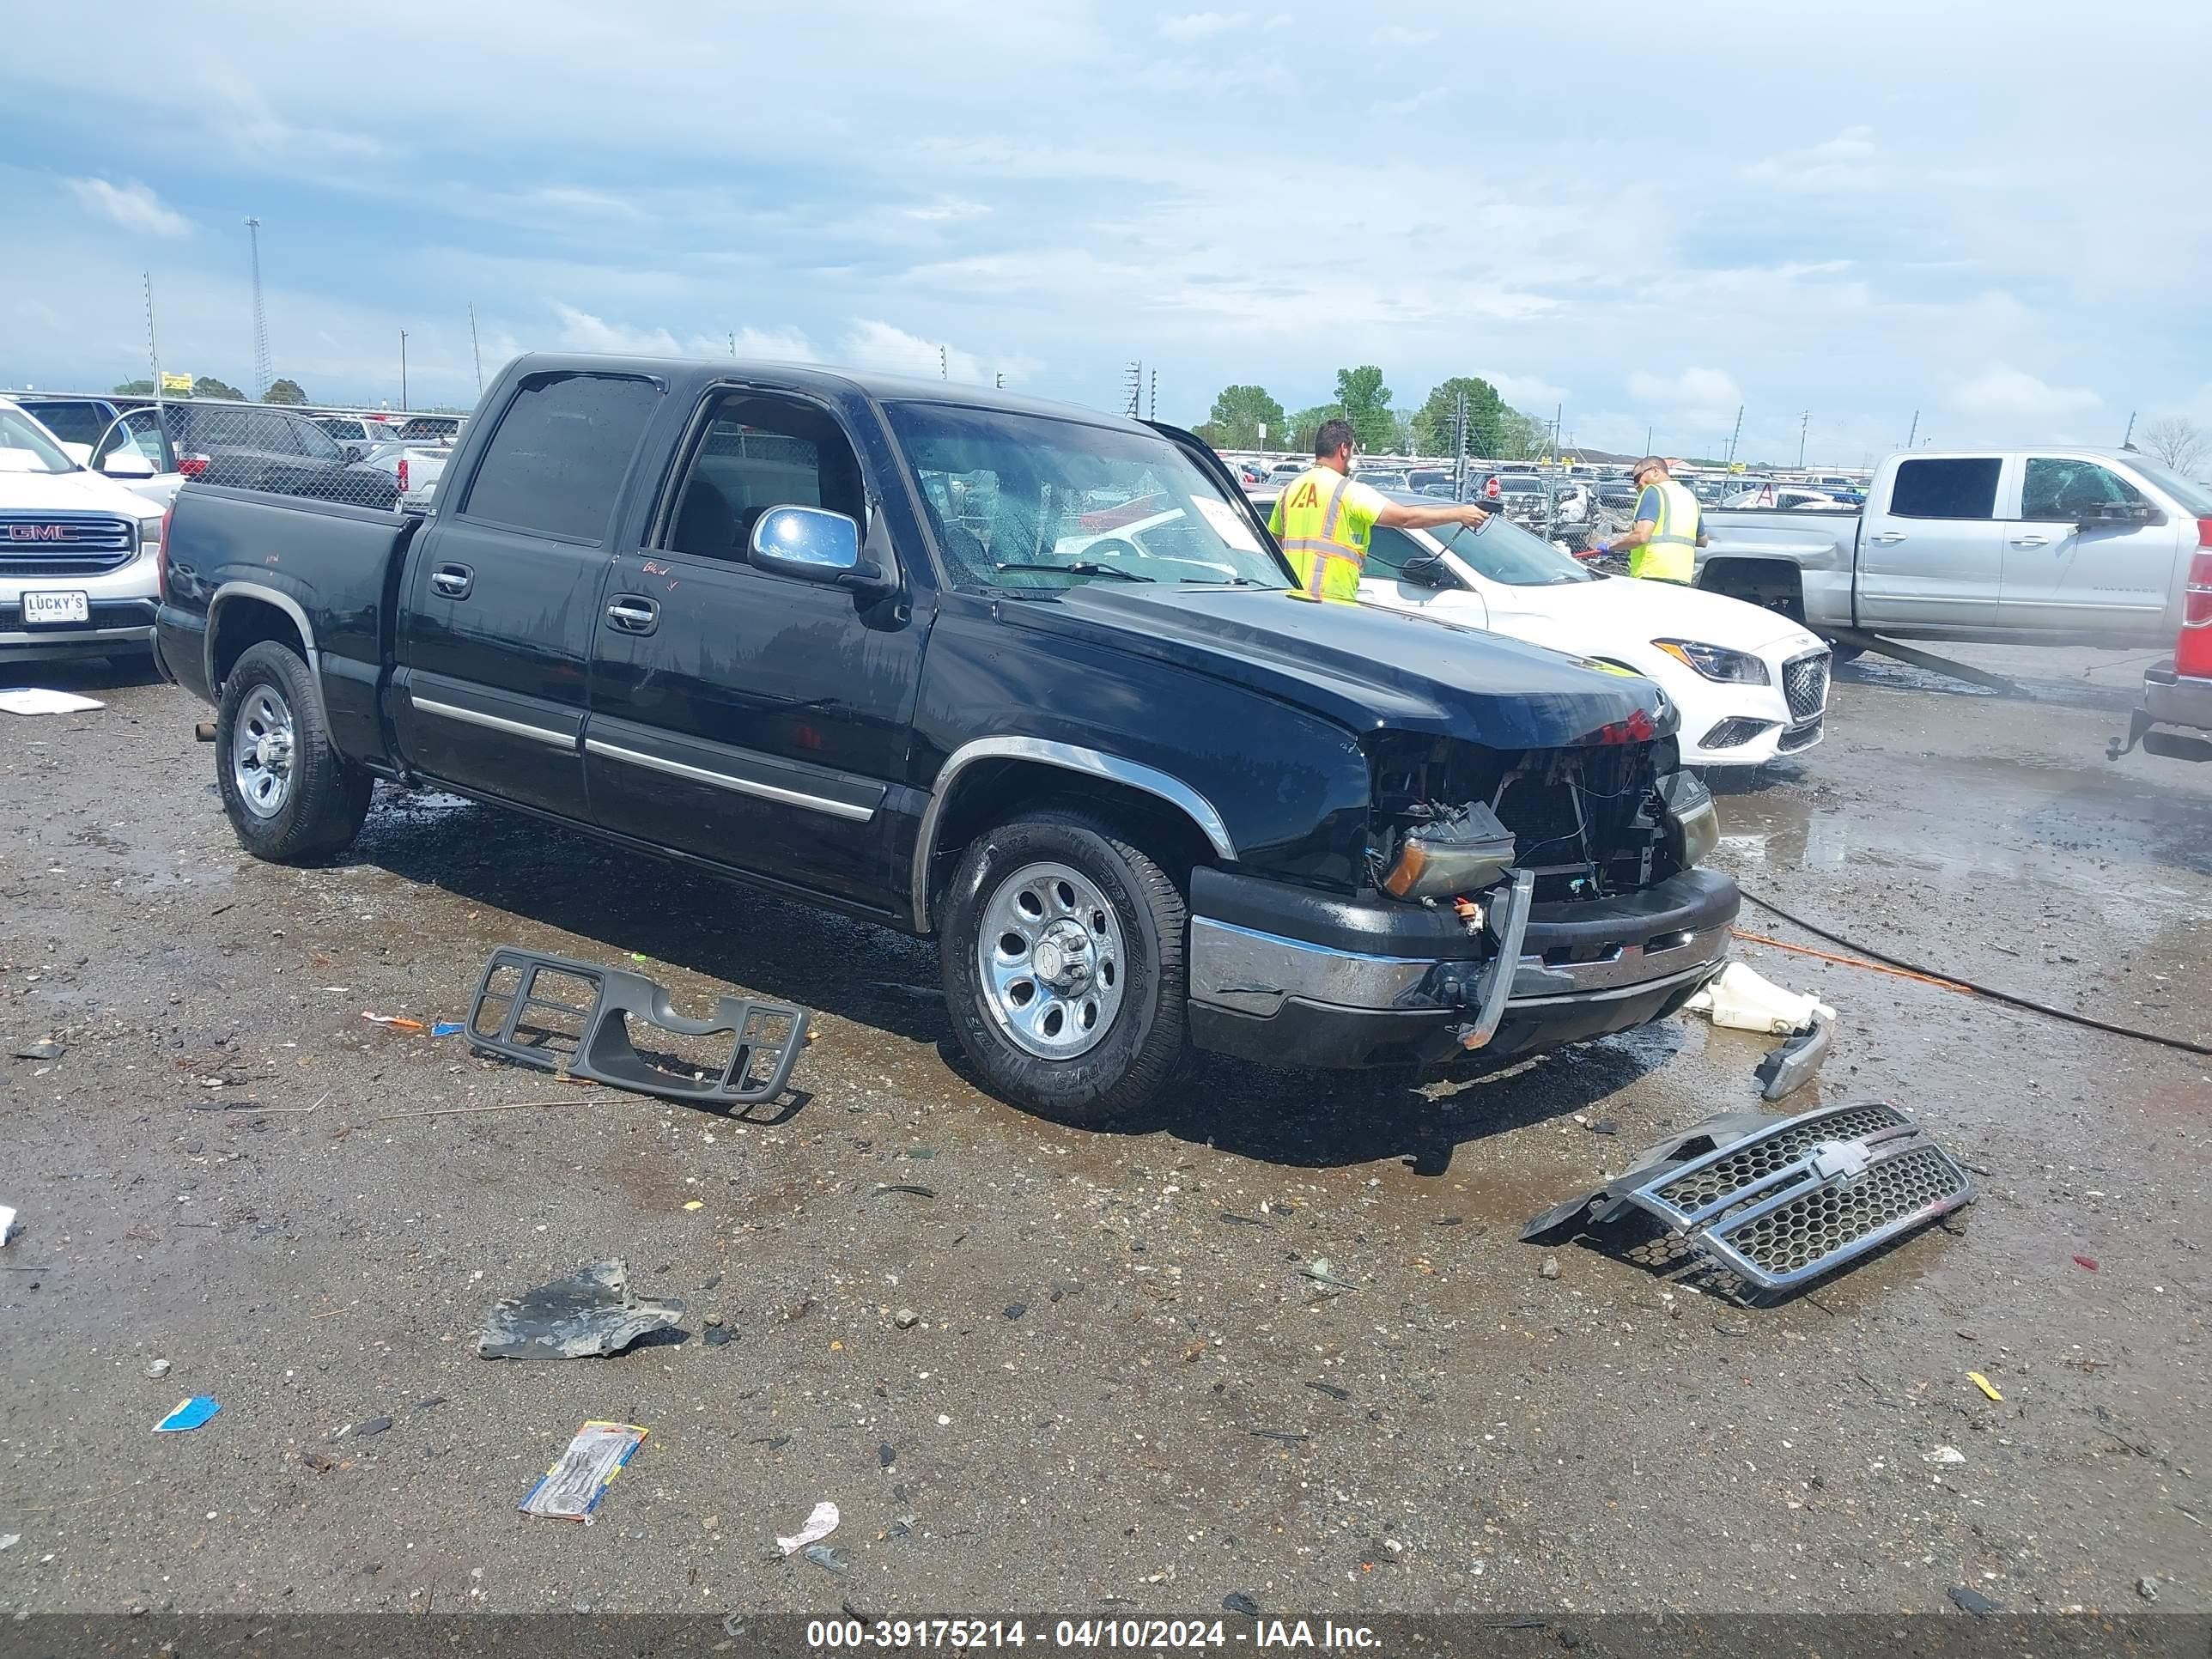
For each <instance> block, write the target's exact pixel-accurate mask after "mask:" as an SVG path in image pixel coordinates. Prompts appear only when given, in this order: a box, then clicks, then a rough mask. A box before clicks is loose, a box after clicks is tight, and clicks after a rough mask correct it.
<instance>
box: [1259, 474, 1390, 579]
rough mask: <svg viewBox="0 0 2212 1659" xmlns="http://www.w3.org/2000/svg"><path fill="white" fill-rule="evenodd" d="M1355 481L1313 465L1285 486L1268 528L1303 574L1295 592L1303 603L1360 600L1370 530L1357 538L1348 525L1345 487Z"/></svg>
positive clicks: (1298, 571) (1362, 529)
mask: <svg viewBox="0 0 2212 1659" xmlns="http://www.w3.org/2000/svg"><path fill="white" fill-rule="evenodd" d="M1351 482H1352V480H1351V479H1350V478H1348V477H1346V476H1345V475H1344V474H1343V473H1341V472H1339V471H1337V470H1336V469H1335V468H1334V467H1328V466H1315V467H1309V468H1307V469H1306V471H1304V472H1301V473H1300V474H1298V476H1297V477H1295V478H1293V479H1291V481H1290V483H1288V484H1287V485H1285V487H1284V489H1283V494H1282V499H1281V500H1279V501H1277V502H1276V503H1275V513H1274V520H1273V522H1272V523H1271V524H1270V525H1269V526H1267V527H1268V528H1269V529H1271V530H1273V532H1275V538H1276V539H1277V540H1278V541H1279V542H1280V543H1281V544H1283V551H1284V553H1285V555H1287V556H1288V557H1289V559H1290V561H1291V569H1292V570H1294V571H1296V572H1297V577H1298V585H1297V587H1296V588H1295V589H1294V590H1292V591H1293V592H1294V593H1295V595H1296V596H1297V598H1299V599H1336V600H1341V601H1342V602H1343V603H1345V604H1346V605H1351V604H1356V603H1357V602H1358V599H1359V573H1360V571H1361V570H1362V569H1363V568H1364V567H1365V565H1366V563H1367V532H1366V530H1365V528H1364V527H1362V528H1361V529H1360V530H1359V532H1358V536H1357V538H1355V537H1354V535H1353V532H1352V529H1351V528H1350V527H1349V526H1346V525H1345V524H1344V523H1343V521H1342V518H1343V507H1344V490H1345V486H1346V485H1347V484H1349V483H1351Z"/></svg>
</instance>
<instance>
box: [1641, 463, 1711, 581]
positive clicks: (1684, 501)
mask: <svg viewBox="0 0 2212 1659" xmlns="http://www.w3.org/2000/svg"><path fill="white" fill-rule="evenodd" d="M1652 488H1654V489H1656V490H1657V491H1658V492H1659V519H1658V522H1657V523H1656V525H1655V526H1653V527H1652V531H1651V539H1650V541H1648V542H1646V543H1644V545H1643V546H1641V547H1632V548H1631V549H1629V550H1628V574H1630V575H1632V576H1642V577H1644V578H1646V579H1647V580H1651V581H1660V582H1682V583H1685V584H1687V583H1689V582H1692V581H1694V580H1697V574H1698V498H1697V497H1696V496H1695V495H1692V494H1691V493H1690V489H1689V486H1688V485H1686V484H1679V483H1675V482H1674V480H1673V479H1672V478H1662V479H1661V480H1660V481H1659V482H1658V483H1656V484H1655V485H1653V486H1652Z"/></svg>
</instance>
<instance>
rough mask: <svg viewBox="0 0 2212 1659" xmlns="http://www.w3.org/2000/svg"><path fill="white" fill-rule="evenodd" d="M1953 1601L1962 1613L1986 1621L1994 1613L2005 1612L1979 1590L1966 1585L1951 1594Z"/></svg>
mask: <svg viewBox="0 0 2212 1659" xmlns="http://www.w3.org/2000/svg"><path fill="white" fill-rule="evenodd" d="M1951 1600H1952V1601H1953V1602H1954V1604H1956V1606H1957V1607H1958V1609H1959V1611H1960V1612H1961V1613H1972V1614H1973V1615H1974V1617H1975V1618H1977V1619H1986V1618H1988V1617H1989V1616H1990V1614H1991V1613H2002V1612H2003V1611H2004V1609H2003V1607H2001V1606H1999V1605H1998V1604H1997V1603H1996V1602H1995V1601H1990V1598H1989V1597H1988V1596H1986V1595H1983V1594H1982V1593H1981V1592H1980V1591H1979V1590H1977V1589H1967V1588H1966V1586H1965V1585H1964V1584H1961V1585H1960V1586H1959V1587H1958V1588H1957V1589H1954V1590H1953V1591H1952V1592H1951Z"/></svg>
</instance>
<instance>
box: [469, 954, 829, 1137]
mask: <svg viewBox="0 0 2212 1659" xmlns="http://www.w3.org/2000/svg"><path fill="white" fill-rule="evenodd" d="M633 1021H634V1022H635V1026H633V1024H632V1022H633ZM634 1030H635V1035H636V1036H638V1037H640V1038H641V1039H643V1040H644V1041H645V1042H647V1049H646V1050H645V1051H644V1052H641V1051H640V1050H639V1048H638V1047H637V1045H636V1043H635V1042H633V1041H632V1040H631V1039H632V1034H633V1031H634ZM655 1031H659V1032H662V1033H665V1034H666V1036H664V1037H663V1038H661V1041H662V1042H665V1041H666V1037H667V1036H674V1037H684V1038H702V1037H712V1036H721V1035H723V1034H724V1033H727V1034H728V1036H729V1042H728V1043H727V1044H726V1046H725V1045H721V1044H716V1045H714V1049H715V1053H714V1056H713V1057H712V1058H711V1059H705V1060H686V1059H685V1058H684V1057H683V1056H682V1055H679V1054H668V1053H665V1052H664V1051H662V1050H661V1049H659V1048H657V1047H655V1046H653V1044H654V1039H653V1033H654V1032H655ZM468 1036H469V1046H470V1047H471V1048H474V1049H475V1050H476V1051H477V1053H479V1054H495V1055H497V1056H498V1057H499V1058H500V1059H501V1060H513V1061H514V1062H516V1063H517V1064H519V1065H523V1066H538V1068H540V1069H541V1070H544V1071H549V1072H556V1073H565V1074H567V1075H569V1076H574V1077H580V1078H588V1079H591V1080H592V1082H594V1083H605V1084H609V1085H612V1086H613V1087H615V1088H617V1089H629V1090H634V1091H636V1092H638V1093H640V1094H648V1095H660V1096H663V1097H666V1098H668V1099H671V1100H696V1101H704V1102H708V1103H713V1104H716V1105H724V1106H751V1105H757V1104H759V1103H762V1102H764V1101H770V1100H774V1099H775V1098H776V1097H778V1096H780V1095H781V1094H782V1093H783V1091H784V1089H785V1087H786V1085H788V1084H789V1083H790V1081H791V1073H792V1068H793V1066H796V1065H798V1063H799V1055H800V1054H801V1053H803V1052H804V1051H805V1048H806V1041H807V1015H806V1011H805V1009H803V1008H800V1007H798V1006H795V1005H793V1004H791V1003H787V1002H764V1001H758V1000H754V999H752V998H749V997H722V998H720V999H719V1000H717V1001H716V1003H715V1006H714V1014H713V1016H712V1017H711V1018H707V1019H687V1018H684V1016H683V1015H681V1014H679V1013H678V1012H676V1010H675V1007H674V1006H673V1005H672V1004H671V1002H670V1001H669V999H668V993H667V992H666V991H665V990H663V989H662V988H661V987H659V986H658V985H656V984H655V983H653V981H651V980H649V979H647V978H646V976H645V975H642V974H632V973H625V972H623V970H622V969H616V968H602V967H600V966H599V965H598V964H597V963H589V962H574V961H571V960H570V959H569V958H568V957H555V956H545V955H543V954H541V953H539V952H538V951H523V950H518V949H516V948H514V947H513V946H512V945H501V947H500V948H499V949H497V950H495V951H493V952H492V953H491V959H490V960H489V962H487V963H485V964H484V970H483V978H481V979H480V980H478V981H477V994H476V998H475V1000H474V1001H472V1002H471V1004H470V1005H469V1024H468Z"/></svg>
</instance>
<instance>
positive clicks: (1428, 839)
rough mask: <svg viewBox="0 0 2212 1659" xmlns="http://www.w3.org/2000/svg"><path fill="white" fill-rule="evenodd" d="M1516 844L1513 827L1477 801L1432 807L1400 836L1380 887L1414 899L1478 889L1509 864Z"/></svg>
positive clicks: (1493, 879)
mask: <svg viewBox="0 0 2212 1659" xmlns="http://www.w3.org/2000/svg"><path fill="white" fill-rule="evenodd" d="M1514 848H1515V843H1514V840H1513V834H1512V832H1511V831H1510V830H1509V829H1506V827H1505V826H1504V824H1502V823H1499V822H1498V814H1497V813H1495V812H1493V811H1491V810H1490V808H1489V807H1487V806H1486V805H1483V804H1482V803H1481V802H1480V801H1476V802H1473V803H1471V804H1469V805H1465V806H1459V807H1455V808H1453V809H1452V810H1451V811H1449V812H1437V813H1434V814H1433V815H1432V816H1431V817H1428V818H1427V819H1426V820H1425V822H1422V823H1417V824H1415V825H1414V826H1413V828H1412V829H1408V830H1407V832H1406V833H1405V835H1404V836H1402V837H1401V839H1400V840H1399V842H1398V853H1397V856H1396V857H1395V858H1394V859H1393V860H1391V861H1390V867H1389V869H1388V870H1387V871H1385V872H1383V883H1382V885H1383V891H1384V892H1386V893H1388V894H1389V895H1390V896H1391V897H1393V898H1401V899H1407V900H1411V901H1413V902H1421V901H1423V900H1443V899H1448V898H1454V897H1456V896H1459V895H1461V894H1462V893H1479V892H1480V891H1481V890H1483V889H1484V888H1486V887H1488V886H1491V885H1492V884H1495V883H1496V882H1497V881H1498V880H1499V879H1500V878H1502V877H1503V876H1504V874H1505V872H1506V871H1508V870H1509V869H1510V868H1511V867H1512V866H1513V857H1514Z"/></svg>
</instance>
